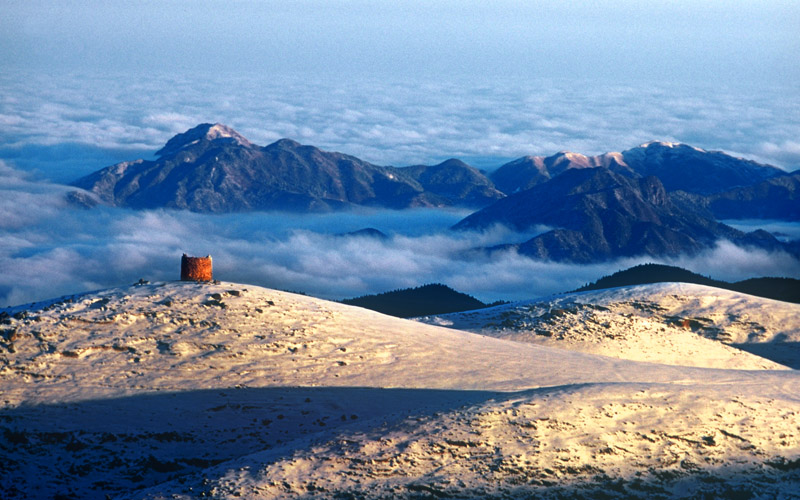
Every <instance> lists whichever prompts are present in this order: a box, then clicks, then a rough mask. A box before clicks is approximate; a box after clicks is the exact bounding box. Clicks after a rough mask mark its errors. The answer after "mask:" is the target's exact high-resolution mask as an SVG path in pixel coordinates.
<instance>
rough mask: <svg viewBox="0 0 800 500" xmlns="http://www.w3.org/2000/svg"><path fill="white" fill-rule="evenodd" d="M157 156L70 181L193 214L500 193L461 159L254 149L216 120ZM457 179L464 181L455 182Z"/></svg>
mask: <svg viewBox="0 0 800 500" xmlns="http://www.w3.org/2000/svg"><path fill="white" fill-rule="evenodd" d="M156 155H157V156H158V157H159V158H158V159H157V160H155V161H144V160H138V161H134V162H124V163H120V164H117V165H113V166H111V167H107V168H104V169H102V170H100V171H98V172H95V173H93V174H90V175H88V176H86V177H84V178H82V179H79V180H78V181H76V182H75V183H74V185H75V186H78V187H81V188H83V189H86V190H88V191H91V192H93V193H95V194H96V195H97V196H98V197H99V198H100V199H102V200H103V201H105V202H106V203H110V204H112V205H117V206H125V207H131V208H157V207H167V208H177V209H188V210H193V211H197V212H236V211H248V210H292V211H309V210H323V211H324V210H334V209H340V208H345V207H348V206H352V205H367V206H380V207H387V208H397V209H399V208H408V207H417V206H435V207H441V206H451V205H462V206H472V207H480V206H485V205H486V204H488V203H489V202H491V201H493V200H495V199H498V198H501V197H502V196H503V194H502V193H500V192H499V191H497V190H496V189H494V187H493V186H492V184H491V182H490V181H489V180H488V179H486V178H485V177H484V176H483V175H482V174H480V172H478V171H477V170H475V169H473V168H472V167H469V166H468V165H466V164H463V163H461V162H445V163H444V164H441V165H437V166H434V167H410V168H407V169H399V168H393V167H380V166H377V165H373V164H371V163H368V162H365V161H362V160H360V159H358V158H355V157H353V156H348V155H344V154H341V153H332V152H327V151H322V150H320V149H318V148H315V147H313V146H303V145H301V144H299V143H297V142H295V141H292V140H289V139H282V140H280V141H277V142H275V143H273V144H270V145H268V146H265V147H260V146H256V145H254V144H252V143H251V142H250V141H248V140H247V139H246V138H244V137H243V136H241V135H240V134H239V133H237V132H236V131H235V130H233V129H231V128H229V127H226V126H224V125H221V124H215V125H212V124H202V125H198V126H197V127H195V128H193V129H191V130H189V131H187V132H185V133H183V134H178V135H177V136H175V137H173V138H172V139H170V140H169V141H168V142H167V144H166V145H165V146H164V147H163V148H162V149H161V150H159V151H158V152H157V153H156ZM462 181H463V182H466V183H468V185H464V186H460V185H459V183H460V182H462Z"/></svg>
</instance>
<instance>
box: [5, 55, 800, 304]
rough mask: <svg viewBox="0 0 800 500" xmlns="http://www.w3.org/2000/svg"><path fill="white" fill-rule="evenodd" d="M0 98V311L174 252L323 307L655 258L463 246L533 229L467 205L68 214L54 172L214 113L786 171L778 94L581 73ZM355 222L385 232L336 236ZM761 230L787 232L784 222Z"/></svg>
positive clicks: (155, 271)
mask: <svg viewBox="0 0 800 500" xmlns="http://www.w3.org/2000/svg"><path fill="white" fill-rule="evenodd" d="M487 82H490V83H487ZM0 89H2V93H0V161H2V164H0V215H2V217H0V306H3V305H12V304H19V303H23V302H28V301H33V300H39V299H46V298H50V297H54V296H58V295H63V294H71V293H77V292H81V291H86V290H92V289H98V288H105V287H111V286H118V285H124V284H128V283H132V282H134V281H136V280H138V279H139V278H144V279H148V280H169V279H175V278H176V277H177V275H178V265H179V264H178V262H179V258H180V255H181V254H182V253H183V252H186V253H189V254H194V255H206V254H212V255H213V257H214V263H215V264H214V267H215V271H216V275H217V277H218V278H219V279H222V280H230V281H237V282H242V283H252V284H257V285H263V286H269V287H274V288H280V289H286V290H294V291H301V292H305V293H309V294H312V295H316V296H320V297H325V298H333V299H340V298H347V297H353V296H358V295H363V294H369V293H379V292H383V291H386V290H391V289H396V288H404V287H411V286H418V285H421V284H424V283H433V282H441V283H445V284H447V285H449V286H452V287H453V288H456V289H458V290H461V291H464V292H467V293H470V294H472V295H474V296H476V297H477V298H479V299H482V300H485V301H493V300H499V299H503V300H521V299H526V298H532V297H537V296H542V295H547V294H551V293H558V292H563V291H566V290H570V289H574V288H577V287H579V286H581V285H583V284H585V283H587V282H590V281H593V280H595V279H597V278H599V277H600V276H603V275H606V274H610V273H612V272H615V271H617V270H620V269H624V268H626V267H629V266H631V265H634V264H637V263H640V262H648V261H652V260H653V259H651V258H638V259H623V260H620V261H615V262H610V263H604V264H597V265H589V266H577V265H570V264H554V263H549V262H542V261H534V260H531V259H528V258H525V257H522V256H519V255H517V254H516V253H514V252H513V251H509V252H505V253H495V254H493V255H492V256H491V257H490V256H487V255H486V254H484V253H482V252H476V251H474V250H473V249H475V248H477V247H484V246H491V245H495V244H500V243H513V242H521V241H524V240H526V239H527V238H530V237H531V236H532V235H531V234H524V235H523V234H513V233H510V232H509V231H508V230H505V229H503V228H496V229H494V230H492V231H489V232H487V233H452V232H449V231H448V230H447V228H448V227H450V226H451V225H452V224H454V223H455V222H457V221H458V220H460V219H461V218H462V217H464V216H465V215H467V213H466V212H464V211H436V210H417V211H407V212H392V211H365V212H354V213H344V214H327V215H305V216H300V215H296V216H295V215H292V216H287V215H285V214H281V215H279V214H269V213H257V214H238V215H201V214H193V213H188V212H178V211H167V210H163V211H141V212H136V211H130V210H124V209H117V208H109V207H96V208H93V209H81V208H77V207H74V206H71V205H68V204H67V203H66V202H65V201H64V195H65V193H67V192H68V191H69V190H70V188H68V187H65V186H64V185H63V184H64V183H68V182H70V181H72V180H74V179H76V178H78V177H80V176H82V175H85V174H88V173H90V172H92V171H94V170H97V169H99V168H102V167H104V166H108V165H110V164H113V163H116V162H119V161H125V160H133V159H136V158H152V157H153V154H154V152H155V151H156V150H158V149H159V148H160V147H161V146H163V144H164V143H165V142H166V141H167V140H168V139H169V138H170V137H172V136H173V135H175V134H177V133H180V132H183V131H185V130H187V129H188V128H191V127H193V126H195V125H197V124H198V123H202V122H221V123H225V124H227V125H229V126H232V127H234V128H235V129H237V130H238V131H239V132H240V133H242V134H243V135H245V136H246V137H248V138H249V139H250V140H251V141H253V142H254V143H256V144H262V145H263V144H268V143H270V142H272V141H275V140H277V139H280V138H283V137H289V138H293V139H295V140H298V141H300V142H301V143H305V144H312V145H315V146H318V147H321V148H323V149H326V150H333V151H340V152H344V153H347V154H352V155H355V156H358V157H360V158H362V159H365V160H367V161H370V162H373V163H376V164H382V165H396V166H402V165H411V164H418V163H427V164H433V163H435V162H438V161H441V160H444V159H446V158H449V157H458V158H461V159H464V160H466V161H467V162H469V163H471V164H473V165H476V166H478V167H480V168H487V169H490V168H495V167H497V166H499V165H501V164H503V163H504V162H506V161H508V160H510V159H513V158H517V157H519V156H523V155H528V154H541V155H549V154H553V153H555V152H557V151H560V150H571V151H577V152H582V153H585V154H598V153H603V152H607V151H614V150H623V149H627V148H629V147H634V146H636V145H638V144H640V143H643V142H646V141H649V140H653V139H659V140H669V141H680V142H686V143H689V144H692V145H694V146H698V147H702V148H706V149H713V150H724V151H727V152H729V153H731V154H736V155H740V156H745V157H748V158H752V159H756V160H758V161H762V162H765V163H770V164H773V165H776V166H780V167H782V168H785V169H787V170H794V169H795V168H797V167H798V166H800V144H798V143H797V137H800V123H798V122H797V120H796V119H795V117H796V116H800V98H799V97H798V96H797V95H796V94H794V93H792V92H791V91H790V90H787V89H786V88H782V87H777V86H776V87H774V88H771V87H769V86H766V87H764V88H760V89H759V91H758V92H752V91H751V90H752V89H748V88H746V87H742V88H737V87H735V86H731V87H730V88H720V87H719V86H717V87H711V86H709V87H703V86H697V85H694V86H692V87H682V86H680V85H677V84H669V83H664V84H663V85H653V84H652V83H650V84H648V85H637V84H634V83H630V82H627V83H626V82H616V83H608V82H606V83H593V82H591V80H588V79H585V78H584V79H582V80H580V81H578V80H568V79H563V80H558V79H535V80H525V81H503V80H502V79H493V80H486V81H481V79H480V78H477V77H476V78H475V79H470V80H464V79H460V80H458V81H456V80H451V79H448V78H442V79H441V81H435V82H432V81H430V80H427V81H426V82H424V83H421V82H419V81H415V80H414V79H413V78H411V77H409V78H408V79H405V80H402V79H396V80H393V81H392V82H388V83H387V82H384V81H379V80H371V81H370V80H363V79H362V80H354V81H346V80H342V79H338V80H337V79H332V80H325V79H315V80H314V81H313V82H309V81H306V80H304V79H302V78H299V77H298V78H294V77H291V76H287V75H283V76H270V75H264V74H258V75H257V74H249V75H248V74H242V73H237V74H236V75H235V76H225V75H210V76H209V75H203V77H197V76H196V75H195V76H187V75H186V74H182V75H181V76H179V75H170V74H161V75H148V76H146V77H144V76H141V75H140V76H139V77H137V78H126V77H125V75H121V74H113V75H112V74H98V73H92V74H83V75H82V74H78V73H74V74H70V75H63V74H57V75H53V76H51V75H45V74H43V73H41V72H31V73H25V72H23V71H21V70H20V71H10V72H4V73H3V74H0ZM747 224H749V225H748V226H747V228H748V229H753V228H755V227H757V226H758V225H759V222H752V221H751V222H749V223H747ZM365 227H374V228H377V229H380V230H381V231H383V232H385V233H387V234H388V235H390V238H389V239H386V240H369V239H363V238H352V237H341V236H337V234H339V233H346V232H349V231H355V230H358V229H361V228H365ZM542 229H544V228H542ZM775 230H776V231H778V232H781V233H782V234H784V235H790V237H791V238H794V236H791V235H793V234H796V227H795V226H791V225H788V226H785V225H783V226H775ZM793 231H794V232H793ZM784 238H786V236H784ZM662 262H663V261H662ZM666 263H670V264H676V265H682V266H685V267H687V268H689V269H692V270H693V271H696V272H700V273H702V274H706V275H711V276H712V277H714V278H718V279H726V280H736V279H743V278H748V277H752V276H762V275H780V276H794V277H800V265H799V264H798V262H797V261H796V260H794V259H792V258H790V257H788V256H787V255H784V254H768V253H765V252H761V251H749V250H745V249H740V248H737V247H735V246H733V245H731V244H729V243H726V242H720V244H719V245H718V247H717V248H716V249H714V250H712V251H709V252H706V253H704V254H701V255H698V256H695V257H692V258H686V259H680V260H675V261H669V262H666Z"/></svg>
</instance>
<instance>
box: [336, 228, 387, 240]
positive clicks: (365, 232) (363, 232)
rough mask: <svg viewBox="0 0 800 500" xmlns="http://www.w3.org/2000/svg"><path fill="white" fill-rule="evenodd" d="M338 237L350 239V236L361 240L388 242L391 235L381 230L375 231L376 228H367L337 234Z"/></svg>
mask: <svg viewBox="0 0 800 500" xmlns="http://www.w3.org/2000/svg"><path fill="white" fill-rule="evenodd" d="M336 236H341V237H348V236H357V237H360V238H374V239H376V240H388V239H389V235H388V234H386V233H384V232H383V231H381V230H380V229H375V228H374V227H365V228H363V229H358V230H356V231H350V232H347V233H341V234H337V235H336Z"/></svg>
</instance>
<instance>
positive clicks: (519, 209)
mask: <svg viewBox="0 0 800 500" xmlns="http://www.w3.org/2000/svg"><path fill="white" fill-rule="evenodd" d="M496 224H502V225H505V226H508V227H511V228H513V229H517V230H520V231H527V230H532V229H534V228H535V227H537V226H541V225H544V226H549V227H553V228H554V229H551V230H549V231H546V232H544V233H543V234H539V235H537V236H535V237H534V238H531V239H530V240H528V241H526V242H524V243H521V244H514V245H506V246H502V247H500V248H502V249H508V248H514V249H516V250H517V251H518V252H519V253H521V254H523V255H528V256H532V257H536V258H542V259H550V260H559V261H565V260H566V261H572V262H583V263H588V262H596V261H602V260H608V259H611V258H615V257H620V256H631V257H632V256H638V255H643V254H646V255H651V256H672V257H675V256H678V255H681V254H695V253H697V252H699V251H701V250H703V249H707V248H711V247H713V246H714V244H715V243H716V242H717V241H718V240H720V239H725V240H728V241H732V242H734V243H736V244H738V245H743V246H754V247H758V248H766V249H770V250H777V249H781V248H783V247H784V245H783V244H782V243H781V242H779V241H778V240H777V239H776V238H775V237H774V236H772V235H771V234H769V233H767V232H766V231H761V230H759V231H754V232H752V233H744V232H742V231H739V230H736V229H734V228H732V227H729V226H727V225H725V224H722V223H720V222H718V221H717V220H716V219H715V218H714V217H713V216H712V215H711V214H710V213H709V212H708V211H707V210H705V209H703V208H702V207H698V206H692V205H691V204H688V203H679V202H676V201H675V199H674V198H673V197H672V196H670V195H669V193H668V192H667V190H666V189H665V187H664V185H663V184H662V183H661V181H660V180H659V179H658V178H657V177H655V176H648V177H643V178H631V177H627V176H624V175H621V174H618V173H614V172H613V171H611V170H610V169H607V168H600V167H597V168H581V169H570V170H566V171H565V172H564V173H562V174H561V175H559V176H557V177H555V178H554V179H552V180H550V181H548V182H545V183H542V184H538V185H536V186H534V187H532V188H530V189H526V190H524V191H518V192H516V193H514V194H512V195H510V196H508V197H506V198H504V199H502V200H499V201H497V202H496V203H494V204H492V205H491V206H489V207H486V208H484V209H482V210H480V211H478V212H475V213H473V214H472V215H470V216H468V217H466V218H465V219H463V220H462V221H460V222H459V223H458V224H456V225H455V226H454V228H455V229H486V228H489V227H491V226H494V225H496Z"/></svg>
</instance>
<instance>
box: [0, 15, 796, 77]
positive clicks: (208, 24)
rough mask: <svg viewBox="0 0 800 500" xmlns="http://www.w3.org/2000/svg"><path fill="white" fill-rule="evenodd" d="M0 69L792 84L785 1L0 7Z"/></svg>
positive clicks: (792, 44) (792, 48) (792, 36)
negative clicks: (0, 13)
mask: <svg viewBox="0 0 800 500" xmlns="http://www.w3.org/2000/svg"><path fill="white" fill-rule="evenodd" d="M3 10H4V15H3V17H2V19H0V32H1V33H2V35H0V36H1V37H2V38H1V40H2V42H0V43H1V44H2V45H0V48H2V50H1V51H0V54H2V55H0V63H2V66H4V67H22V68H38V69H42V68H47V69H48V70H51V71H57V70H68V71H71V70H76V69H87V70H100V71H103V70H112V71H126V72H130V74H131V76H134V77H135V76H143V75H144V74H146V73H147V72H151V71H156V70H163V69H168V70H170V71H177V72H183V71H200V72H208V71H225V72H241V71H256V72H277V73H292V74H304V75H308V76H311V77H315V76H317V75H325V76H326V77H329V78H331V77H332V78H345V79H346V78H350V77H351V76H357V77H365V76H380V77H385V78H389V79H394V78H396V77H397V76H398V75H421V76H424V77H425V78H442V79H446V78H450V77H452V76H455V77H457V78H461V77H466V78H470V77H485V76H491V77H501V78H531V77H556V78H585V79H596V78H599V79H613V80H620V79H622V80H637V81H638V80H644V81H654V80H655V81H662V80H669V81H679V82H687V81H690V82H698V81H700V82H706V83H712V84H716V83H722V82H728V81H731V80H735V81H737V82H747V83H751V84H752V83H755V84H758V83H759V82H763V81H765V80H768V81H771V82H773V83H794V82H796V81H797V80H798V76H800V68H798V65H797V64H795V55H796V54H797V53H798V49H800V41H798V37H797V28H798V25H800V6H799V5H798V3H797V2H795V1H791V0H784V1H776V0H766V1H759V2H755V1H743V0H728V1H722V0H711V1H704V2H695V1H689V0H672V1H670V0H664V1H658V2H656V1H635V0H606V1H602V0H601V1H591V2H556V1H541V0H533V1H514V0H500V1H497V2H482V1H470V0H467V1H455V0H446V1H445V0H432V1H420V0H411V1H404V2H389V1H368V0H328V1H309V0H293V1H288V0H282V1H270V0H263V1H256V0H233V1H209V0H167V1H132V2H122V1H107V0H106V1H100V0H84V1H76V0H71V1H70V0H65V1H60V0H59V1H53V0H24V1H20V0H6V1H5V2H4V9H3Z"/></svg>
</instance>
